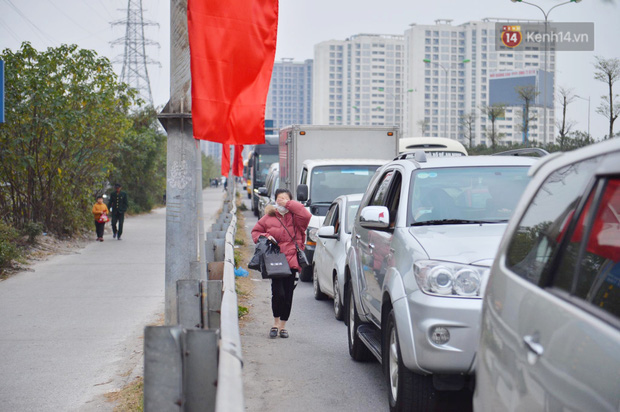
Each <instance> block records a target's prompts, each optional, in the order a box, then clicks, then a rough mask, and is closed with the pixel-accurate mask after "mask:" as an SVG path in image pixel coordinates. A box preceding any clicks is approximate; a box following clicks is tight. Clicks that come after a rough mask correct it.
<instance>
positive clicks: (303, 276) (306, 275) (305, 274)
mask: <svg viewBox="0 0 620 412" xmlns="http://www.w3.org/2000/svg"><path fill="white" fill-rule="evenodd" d="M313 267H314V265H308V266H306V268H305V269H303V270H302V271H301V273H300V274H299V280H301V281H302V282H310V281H311V280H312V271H313Z"/></svg>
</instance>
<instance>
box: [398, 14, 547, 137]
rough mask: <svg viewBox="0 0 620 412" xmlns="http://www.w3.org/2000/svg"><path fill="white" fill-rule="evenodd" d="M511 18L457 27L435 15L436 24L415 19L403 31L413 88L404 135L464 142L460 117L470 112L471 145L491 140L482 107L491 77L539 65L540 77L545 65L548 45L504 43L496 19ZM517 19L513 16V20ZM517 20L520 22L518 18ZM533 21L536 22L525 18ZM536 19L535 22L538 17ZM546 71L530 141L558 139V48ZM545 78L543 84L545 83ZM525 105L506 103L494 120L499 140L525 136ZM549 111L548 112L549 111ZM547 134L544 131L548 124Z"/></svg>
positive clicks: (532, 114) (465, 131)
mask: <svg viewBox="0 0 620 412" xmlns="http://www.w3.org/2000/svg"><path fill="white" fill-rule="evenodd" d="M508 20H509V19H483V20H482V21H473V22H467V23H464V24H461V25H458V26H453V25H452V22H451V20H437V21H436V22H435V24H434V25H416V24H412V25H411V26H410V28H409V29H408V30H407V31H406V32H405V39H406V51H407V76H406V86H405V89H408V90H414V92H413V93H411V95H410V96H409V97H408V98H407V99H406V101H407V102H408V103H409V104H408V105H407V106H406V112H407V113H406V116H405V121H404V125H403V136H441V137H449V138H452V139H457V140H459V141H461V142H462V143H463V144H465V145H466V146H467V145H468V143H469V139H468V136H467V135H468V134H469V128H467V127H464V126H463V122H462V120H461V119H462V118H463V116H465V115H467V114H472V115H473V116H472V118H473V124H472V128H471V130H472V132H473V137H474V138H473V144H480V143H484V144H487V145H489V144H490V143H491V142H490V141H489V139H488V135H489V133H490V129H491V122H490V120H489V118H488V116H486V115H485V114H484V110H483V108H484V107H485V106H487V105H489V104H490V99H489V98H490V93H491V90H490V81H489V80H490V78H491V76H494V75H497V73H502V72H515V71H517V72H518V71H523V70H535V71H536V75H537V76H538V75H539V74H540V73H539V71H541V69H542V68H544V67H545V52H544V47H537V46H533V47H532V46H528V47H526V48H525V50H512V49H509V48H507V47H504V46H503V45H502V46H501V47H498V48H497V49H496V42H500V37H499V35H500V33H498V32H497V31H496V23H498V22H506V21H508ZM512 22H514V20H513V21H512ZM515 23H516V24H519V22H515ZM523 23H533V21H523ZM534 23H536V22H534ZM546 68H547V73H548V75H547V76H544V75H540V76H539V77H542V78H544V79H545V81H544V82H536V83H535V86H536V93H538V94H539V95H542V96H544V94H545V93H544V90H547V96H551V98H549V97H548V98H547V99H546V100H545V103H546V104H547V108H546V109H545V106H544V104H542V102H541V99H537V105H536V106H535V107H533V108H532V109H531V111H530V119H533V120H531V122H530V126H529V133H528V139H529V141H533V140H535V141H538V142H541V143H547V142H553V141H554V130H555V129H554V124H555V121H554V111H553V98H552V97H553V96H554V84H553V83H554V82H553V78H554V73H555V52H554V51H549V52H548V54H547V65H546ZM543 83H546V84H544V88H543ZM522 112H523V109H522V105H521V104H513V105H508V106H506V110H505V116H502V117H500V119H499V120H498V121H497V122H496V124H495V127H496V133H500V136H501V139H500V142H515V143H521V142H522V140H523V131H522V130H521V129H522V123H523V119H522ZM545 112H546V113H545ZM545 123H546V124H547V133H546V134H545V133H544V131H545V130H544V124H545Z"/></svg>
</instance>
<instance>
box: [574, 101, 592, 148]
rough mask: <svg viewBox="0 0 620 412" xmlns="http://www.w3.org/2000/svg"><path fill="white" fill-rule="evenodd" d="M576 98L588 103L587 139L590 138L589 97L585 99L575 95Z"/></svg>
mask: <svg viewBox="0 0 620 412" xmlns="http://www.w3.org/2000/svg"><path fill="white" fill-rule="evenodd" d="M575 97H576V98H578V99H581V100H587V101H588V138H589V137H590V96H588V98H587V99H586V98H585V97H581V96H577V95H575Z"/></svg>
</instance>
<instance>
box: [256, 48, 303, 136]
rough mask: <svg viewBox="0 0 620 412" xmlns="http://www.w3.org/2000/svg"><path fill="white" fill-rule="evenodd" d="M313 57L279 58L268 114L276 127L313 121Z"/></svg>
mask: <svg viewBox="0 0 620 412" xmlns="http://www.w3.org/2000/svg"><path fill="white" fill-rule="evenodd" d="M312 67H313V62H312V60H310V59H309V60H305V61H304V62H295V61H293V59H282V61H280V62H275V63H274V65H273V72H272V75H271V83H270V84H269V93H268V94H267V106H266V108H265V118H266V119H273V127H274V128H276V129H280V128H281V127H283V126H287V125H290V124H309V123H311V122H312Z"/></svg>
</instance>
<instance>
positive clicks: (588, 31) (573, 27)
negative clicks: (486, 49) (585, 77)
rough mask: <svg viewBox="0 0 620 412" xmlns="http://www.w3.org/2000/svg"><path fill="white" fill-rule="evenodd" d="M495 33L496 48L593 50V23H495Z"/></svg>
mask: <svg viewBox="0 0 620 412" xmlns="http://www.w3.org/2000/svg"><path fill="white" fill-rule="evenodd" d="M495 33H496V35H497V36H498V38H497V39H496V41H495V50H506V49H514V50H532V49H533V48H544V47H545V46H546V47H548V48H549V50H554V51H593V50H594V23H547V24H545V23H511V22H506V23H495Z"/></svg>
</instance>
